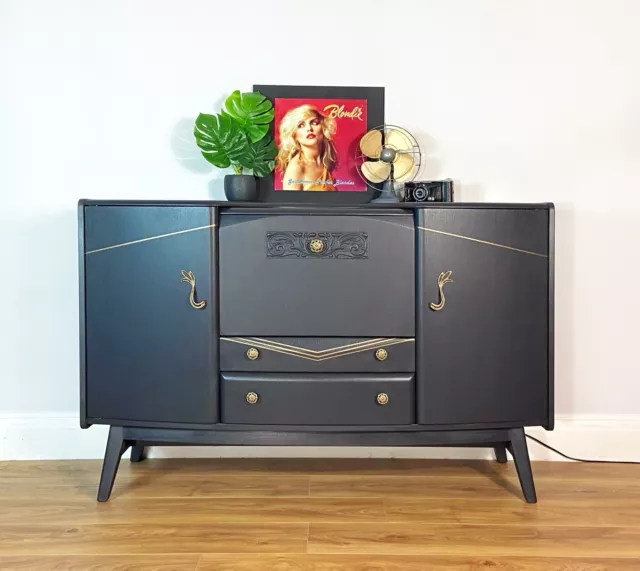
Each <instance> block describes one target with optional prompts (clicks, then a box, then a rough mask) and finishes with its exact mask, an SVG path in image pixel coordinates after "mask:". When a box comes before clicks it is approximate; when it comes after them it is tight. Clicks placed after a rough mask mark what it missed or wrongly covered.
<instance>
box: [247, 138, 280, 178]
mask: <svg viewBox="0 0 640 571" xmlns="http://www.w3.org/2000/svg"><path fill="white" fill-rule="evenodd" d="M277 154H278V148H277V147H276V143H275V141H274V140H273V139H262V140H260V141H258V142H257V143H253V144H250V145H248V147H247V152H246V153H245V154H244V155H243V156H242V158H241V159H240V164H241V165H242V166H243V167H245V168H247V169H251V170H252V171H253V174H254V175H255V176H267V175H268V174H269V173H270V172H271V171H272V170H273V169H274V168H275V166H276V161H275V158H276V156H277Z"/></svg>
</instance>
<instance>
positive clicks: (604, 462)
mask: <svg viewBox="0 0 640 571" xmlns="http://www.w3.org/2000/svg"><path fill="white" fill-rule="evenodd" d="M525 436H526V437H527V438H531V440H535V441H536V442H537V443H538V444H541V445H542V446H544V447H545V448H548V449H549V450H552V451H553V452H555V453H556V454H559V455H560V456H562V457H564V458H567V459H568V460H574V461H576V462H590V463H593V464H640V462H632V461H625V460H583V459H582V458H572V457H571V456H567V455H566V454H563V453H562V452H560V450H556V449H555V448H554V447H553V446H549V445H548V444H545V443H544V442H542V441H541V440H538V439H537V438H536V437H535V436H531V435H529V434H526V433H525Z"/></svg>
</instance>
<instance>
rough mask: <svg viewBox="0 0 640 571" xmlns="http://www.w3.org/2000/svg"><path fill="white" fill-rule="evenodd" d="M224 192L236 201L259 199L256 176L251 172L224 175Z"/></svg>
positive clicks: (229, 198) (228, 197) (228, 198)
mask: <svg viewBox="0 0 640 571" xmlns="http://www.w3.org/2000/svg"><path fill="white" fill-rule="evenodd" d="M224 194H225V196H226V197H227V200H232V201H234V202H254V201H256V200H258V185H257V183H256V177H254V176H253V175H250V174H228V175H225V177H224Z"/></svg>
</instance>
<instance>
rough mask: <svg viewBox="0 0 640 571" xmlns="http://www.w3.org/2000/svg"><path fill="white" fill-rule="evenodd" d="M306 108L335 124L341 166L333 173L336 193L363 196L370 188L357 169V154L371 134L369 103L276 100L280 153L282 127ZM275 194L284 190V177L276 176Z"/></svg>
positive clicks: (349, 100) (276, 131) (306, 99)
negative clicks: (287, 117)
mask: <svg viewBox="0 0 640 571" xmlns="http://www.w3.org/2000/svg"><path fill="white" fill-rule="evenodd" d="M302 105H311V106H313V107H315V108H316V109H317V111H318V112H319V113H320V114H321V115H323V116H325V117H329V118H333V119H334V121H335V124H334V126H335V133H334V134H333V136H332V138H333V141H334V144H335V148H336V151H337V156H338V164H337V167H336V168H335V170H334V171H333V172H332V173H330V175H331V177H332V178H333V180H334V181H335V185H334V186H335V190H336V191H339V192H363V191H366V190H367V185H366V184H365V182H364V181H363V180H362V179H361V178H360V175H359V174H358V171H357V169H356V159H355V157H356V152H357V149H358V145H359V143H360V139H361V138H362V137H363V136H364V134H365V133H366V132H367V100H366V99H315V98H305V99H289V98H275V102H274V109H275V124H274V127H275V129H274V131H275V132H274V138H275V142H276V145H277V147H278V149H279V150H280V149H281V148H282V141H281V140H280V126H281V124H282V120H283V118H284V117H285V115H286V114H287V113H289V112H290V111H295V110H296V108H298V107H300V106H302ZM274 190H279V191H282V190H283V173H282V172H280V171H279V170H277V169H276V171H275V172H274Z"/></svg>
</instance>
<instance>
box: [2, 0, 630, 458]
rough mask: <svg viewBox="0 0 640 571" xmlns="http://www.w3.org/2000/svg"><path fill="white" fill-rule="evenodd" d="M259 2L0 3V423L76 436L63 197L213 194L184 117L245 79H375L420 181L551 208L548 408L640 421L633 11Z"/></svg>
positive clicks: (70, 234) (489, 3)
mask: <svg viewBox="0 0 640 571" xmlns="http://www.w3.org/2000/svg"><path fill="white" fill-rule="evenodd" d="M275 4H276V7H275V8H269V7H268V6H267V2H266V1H265V0H260V1H258V0H255V1H247V0H245V2H226V1H225V2H213V1H211V0H197V1H196V0H191V1H189V2H174V1H169V0H165V1H151V0H149V1H147V2H143V1H140V0H137V1H134V0H109V1H108V2H106V1H105V2H87V1H86V0H59V1H57V2H49V1H47V0H0V58H1V59H0V78H1V81H0V85H1V86H2V87H1V88H0V192H1V193H2V195H1V201H0V204H1V219H0V237H1V242H0V254H1V256H0V260H1V265H2V279H1V280H0V304H1V305H0V316H1V317H0V318H1V323H0V336H1V340H0V351H1V358H0V415H4V417H3V418H4V419H5V421H6V420H7V419H10V418H14V417H15V415H18V416H20V415H24V414H36V415H38V418H40V417H41V416H42V415H44V418H47V415H58V416H59V415H61V414H62V415H63V416H64V415H67V417H68V418H72V419H73V426H76V424H75V423H76V421H75V415H76V414H77V408H78V341H77V339H78V300H77V290H78V284H77V250H76V236H77V235H76V203H77V200H78V199H79V198H81V197H89V198H167V199H181V198H196V199H200V198H215V199H220V198H222V196H223V195H222V192H221V177H222V175H223V174H224V173H220V172H214V171H213V170H212V168H210V167H209V165H208V163H206V162H205V161H204V159H202V158H201V156H200V155H199V153H198V150H197V148H196V147H195V145H194V143H193V139H192V135H191V132H192V123H193V119H194V118H195V116H196V115H197V114H198V113H199V112H201V111H212V110H217V109H218V107H219V105H220V102H221V100H222V99H223V98H224V97H226V95H227V94H228V93H230V92H231V91H233V90H234V89H236V88H238V89H241V90H250V89H251V87H252V84H253V83H254V82H255V83H273V84H320V85H383V86H385V87H386V120H387V121H388V122H392V123H397V124H400V125H403V126H405V127H407V128H408V129H410V130H412V131H413V132H414V133H415V134H416V135H417V136H418V138H419V139H420V140H421V142H422V144H423V146H424V147H425V149H426V151H427V152H428V154H429V157H428V160H427V167H426V169H425V170H424V172H423V176H424V177H429V178H444V177H452V178H454V179H456V181H458V189H459V194H458V198H459V199H461V200H468V201H475V200H481V201H515V202H520V201H552V202H554V203H555V204H556V207H557V252H556V253H557V258H556V271H557V291H556V295H557V297H556V304H557V313H556V319H557V344H556V358H557V367H556V384H557V390H556V398H557V401H556V402H557V411H558V413H559V414H560V415H565V416H567V417H569V418H573V417H575V415H578V416H581V417H584V416H585V415H586V416H590V417H593V416H596V417H598V418H618V416H619V415H640V365H639V363H640V360H639V359H638V342H639V340H640V335H639V333H638V329H639V327H640V296H639V295H638V280H640V270H639V269H638V268H639V260H640V253H639V250H640V216H639V215H640V198H639V191H640V35H638V33H637V22H638V21H640V2H636V1H634V0H627V1H622V0H580V1H579V0H536V1H535V2H533V1H531V0H468V1H464V0H457V1H445V0H441V1H435V0H434V1H427V0H415V1H409V0H403V1H396V2H388V1H382V0H381V1H372V0H342V1H333V0H331V1H329V0H323V1H321V2H314V3H313V8H310V7H309V8H307V7H304V4H305V3H304V2H300V1H299V0H295V1H283V0H281V1H277V2H275ZM634 418H640V416H637V417H635V416H634ZM5 424H6V423H5ZM45 426H46V423H45ZM5 430H9V429H5ZM5 439H6V438H5ZM100 446H102V444H100ZM0 452H1V449H0ZM100 452H101V450H100Z"/></svg>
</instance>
